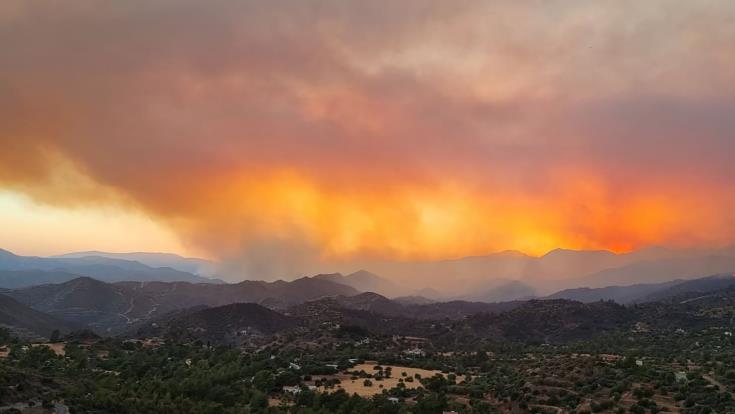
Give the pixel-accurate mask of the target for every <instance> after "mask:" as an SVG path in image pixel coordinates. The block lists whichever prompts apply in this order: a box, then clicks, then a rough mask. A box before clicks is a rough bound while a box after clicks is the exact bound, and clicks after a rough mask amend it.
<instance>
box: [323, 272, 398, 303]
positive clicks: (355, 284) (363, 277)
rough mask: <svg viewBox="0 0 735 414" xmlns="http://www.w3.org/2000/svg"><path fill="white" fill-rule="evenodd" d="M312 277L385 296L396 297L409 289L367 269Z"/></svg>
mask: <svg viewBox="0 0 735 414" xmlns="http://www.w3.org/2000/svg"><path fill="white" fill-rule="evenodd" d="M314 279H321V280H329V281H330V282H335V283H339V284H343V285H347V286H350V287H352V288H353V289H355V290H358V291H360V292H375V293H379V294H381V295H383V296H387V297H396V296H399V295H401V294H404V293H407V292H408V291H409V289H407V288H406V287H403V286H399V285H397V284H396V283H394V282H392V281H390V280H388V279H385V278H382V277H380V276H378V275H376V274H375V273H371V272H368V271H367V270H359V271H357V272H354V273H350V274H349V275H346V276H345V275H342V274H341V273H330V274H321V275H316V276H314Z"/></svg>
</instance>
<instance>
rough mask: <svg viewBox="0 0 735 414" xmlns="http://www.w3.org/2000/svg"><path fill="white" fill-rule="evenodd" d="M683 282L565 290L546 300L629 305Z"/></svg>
mask: <svg viewBox="0 0 735 414" xmlns="http://www.w3.org/2000/svg"><path fill="white" fill-rule="evenodd" d="M682 282H683V281H682V280H674V281H671V282H663V283H649V284H637V285H630V286H607V287H603V288H588V287H583V288H575V289H565V290H562V291H559V292H556V293H554V294H552V295H549V296H547V297H545V298H544V299H570V300H576V301H579V302H584V303H589V302H597V301H600V300H613V301H615V302H617V303H621V304H627V303H633V302H636V301H639V300H641V299H642V298H644V297H646V296H648V295H650V294H652V293H655V292H659V291H661V290H664V289H667V288H669V287H671V286H675V285H677V284H679V283H682Z"/></svg>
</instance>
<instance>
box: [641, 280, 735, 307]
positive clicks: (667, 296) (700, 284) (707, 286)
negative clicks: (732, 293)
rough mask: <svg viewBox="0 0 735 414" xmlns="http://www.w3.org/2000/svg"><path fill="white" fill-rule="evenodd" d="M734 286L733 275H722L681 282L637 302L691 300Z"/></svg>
mask: <svg viewBox="0 0 735 414" xmlns="http://www.w3.org/2000/svg"><path fill="white" fill-rule="evenodd" d="M734 286H735V275H733V274H722V275H713V276H708V277H703V278H699V279H694V280H687V281H682V282H681V283H677V284H675V285H673V286H670V287H667V288H665V289H661V290H659V291H657V292H653V293H651V294H649V295H646V296H644V297H642V298H641V299H640V300H638V302H661V301H669V300H674V299H676V298H681V297H685V298H692V297H697V296H701V295H706V294H709V293H712V292H717V291H721V290H726V289H729V288H732V287H734Z"/></svg>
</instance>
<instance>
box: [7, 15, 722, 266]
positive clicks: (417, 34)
mask: <svg viewBox="0 0 735 414" xmlns="http://www.w3.org/2000/svg"><path fill="white" fill-rule="evenodd" d="M733 18H735V4H733V3H732V2H728V1H701V2H691V1H670V0H669V1H664V0H662V1H647V2H640V1H619V0H616V1H612V0H611V1H602V2H594V3H582V2H568V1H526V2H488V1H464V0H460V1H452V2H446V1H402V2H390V1H385V2H384V1H376V2H357V1H355V2H352V1H328V0H325V1H302V2H290V1H269V2H262V1H252V2H247V1H242V2H231V1H224V0H222V1H220V0H214V1H208V2H198V1H167V0H160V1H143V0H130V1H125V2H111V3H100V2H95V1H88V0H71V1H66V2H63V4H62V3H59V2H47V1H35V0H30V1H28V0H9V1H4V2H3V4H2V5H0V50H2V51H3V56H2V57H1V58H0V59H2V64H1V65H0V125H3V128H2V130H1V131H0V145H1V146H2V148H3V151H2V152H0V187H3V188H6V189H12V190H15V191H19V192H23V193H26V194H29V195H30V196H31V197H33V198H34V199H35V200H36V201H37V202H39V203H49V204H53V205H57V206H68V207H70V208H73V207H74V206H76V205H90V204H91V205H94V204H114V205H122V206H127V207H128V208H131V209H143V211H146V212H147V213H148V214H149V215H151V216H152V217H154V218H155V219H156V220H158V221H160V222H162V223H165V224H166V225H168V226H171V228H172V229H174V230H175V231H176V232H177V233H178V234H179V235H180V236H181V237H182V238H183V239H184V240H185V241H186V242H187V243H189V244H191V245H193V246H197V247H199V248H201V249H205V250H207V251H209V252H210V253H211V254H212V255H215V256H220V257H224V258H233V260H234V263H235V264H236V266H235V267H236V268H237V269H239V270H237V271H243V272H245V273H249V274H252V275H253V276H254V275H255V274H275V275H280V274H283V273H293V272H298V271H299V270H298V269H299V268H303V267H305V266H307V265H310V264H313V263H322V262H330V261H344V260H353V259H356V258H359V259H366V258H367V259H369V258H399V259H408V258H410V259H415V258H439V257H454V256H462V255H469V254H478V253H483V252H488V251H493V250H498V249H506V248H510V249H521V250H524V251H528V252H531V253H540V252H543V251H544V250H548V249H550V248H553V247H557V246H564V247H572V248H609V249H615V250H627V249H631V248H636V247H642V246H646V245H652V244H675V245H686V244H725V243H730V242H732V241H733V240H734V239H735V214H734V213H732V212H733V211H735V191H733V190H735V188H733V187H734V185H733V180H732V179H731V177H732V176H733V175H734V173H735V164H734V163H733V162H732V159H731V158H732V154H733V153H735V139H733V136H735V120H734V118H733V117H732V113H733V111H734V110H735V54H733V53H732V46H731V45H732V44H735V26H733V25H732V24H730V23H731V22H732V20H733ZM238 266H242V267H238Z"/></svg>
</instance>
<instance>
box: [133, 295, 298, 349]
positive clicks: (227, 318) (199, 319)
mask: <svg viewBox="0 0 735 414" xmlns="http://www.w3.org/2000/svg"><path fill="white" fill-rule="evenodd" d="M298 324H299V321H298V320H296V319H293V318H291V317H288V316H285V315H283V314H281V313H278V312H275V311H273V310H270V309H268V308H266V307H264V306H261V305H257V304H254V303H233V304H229V305H225V306H218V307H213V308H197V309H192V310H188V311H183V312H178V313H174V314H172V315H169V316H167V317H164V318H162V319H159V320H156V321H155V322H153V323H150V324H147V325H146V326H145V327H143V328H142V329H141V330H140V331H139V333H140V334H142V335H155V336H161V337H166V338H177V339H178V340H192V339H197V340H202V341H210V342H213V343H219V344H235V345H241V344H242V343H244V342H249V341H253V340H257V339H259V338H265V337H267V336H268V335H272V334H275V333H277V332H281V331H284V330H287V329H291V328H295V327H296V326H298Z"/></svg>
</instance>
